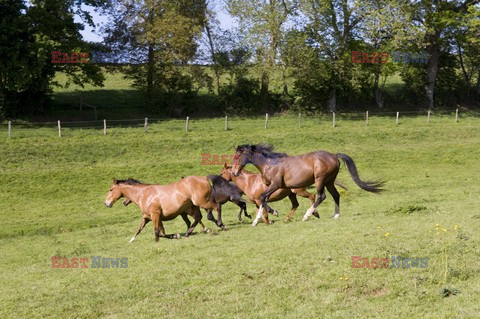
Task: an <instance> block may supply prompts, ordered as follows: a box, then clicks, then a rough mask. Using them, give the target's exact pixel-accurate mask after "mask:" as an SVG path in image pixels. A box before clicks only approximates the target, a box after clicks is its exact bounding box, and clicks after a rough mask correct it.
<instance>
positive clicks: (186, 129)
mask: <svg viewBox="0 0 480 319" xmlns="http://www.w3.org/2000/svg"><path fill="white" fill-rule="evenodd" d="M189 119H190V118H189V117H188V116H187V120H186V121H185V132H188V120H189Z"/></svg>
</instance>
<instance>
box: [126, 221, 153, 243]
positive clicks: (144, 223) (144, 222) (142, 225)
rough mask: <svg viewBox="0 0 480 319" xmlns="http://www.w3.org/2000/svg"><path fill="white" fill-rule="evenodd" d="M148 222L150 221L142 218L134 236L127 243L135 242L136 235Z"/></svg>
mask: <svg viewBox="0 0 480 319" xmlns="http://www.w3.org/2000/svg"><path fill="white" fill-rule="evenodd" d="M149 221H150V219H148V218H145V217H144V218H142V222H141V223H140V227H138V230H137V232H136V233H135V235H133V237H132V239H130V241H129V243H131V242H133V241H134V240H135V238H137V236H138V234H140V232H141V231H142V229H143V228H144V227H145V225H146V224H148V222H149Z"/></svg>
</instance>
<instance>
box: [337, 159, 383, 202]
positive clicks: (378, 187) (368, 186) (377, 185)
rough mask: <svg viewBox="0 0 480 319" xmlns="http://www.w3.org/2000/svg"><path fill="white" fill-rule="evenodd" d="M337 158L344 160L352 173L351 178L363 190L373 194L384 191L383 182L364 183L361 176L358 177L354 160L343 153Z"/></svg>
mask: <svg viewBox="0 0 480 319" xmlns="http://www.w3.org/2000/svg"><path fill="white" fill-rule="evenodd" d="M337 158H339V159H341V160H343V162H344V163H345V164H346V165H347V168H348V171H349V172H350V176H351V177H352V179H353V181H354V182H355V184H357V185H358V186H359V187H360V188H361V189H363V190H366V191H367V192H372V193H380V192H381V191H383V188H382V186H383V184H384V182H382V181H362V180H361V179H360V176H358V172H357V166H355V162H354V161H353V159H352V158H351V157H350V156H348V155H346V154H342V153H338V154H337Z"/></svg>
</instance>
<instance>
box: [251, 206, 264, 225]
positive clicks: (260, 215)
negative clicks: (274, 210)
mask: <svg viewBox="0 0 480 319" xmlns="http://www.w3.org/2000/svg"><path fill="white" fill-rule="evenodd" d="M262 211H263V206H262V205H260V208H259V209H258V212H257V216H256V217H255V220H254V221H253V223H252V226H253V227H255V226H257V224H258V222H259V221H260V218H262Z"/></svg>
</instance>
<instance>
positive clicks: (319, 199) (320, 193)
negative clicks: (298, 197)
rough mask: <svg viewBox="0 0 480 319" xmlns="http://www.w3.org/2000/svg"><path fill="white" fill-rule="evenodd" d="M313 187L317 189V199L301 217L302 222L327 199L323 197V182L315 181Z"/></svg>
mask: <svg viewBox="0 0 480 319" xmlns="http://www.w3.org/2000/svg"><path fill="white" fill-rule="evenodd" d="M315 185H316V187H317V193H318V196H317V199H316V200H315V203H313V205H312V206H311V207H310V208H309V209H308V210H307V212H306V213H305V215H304V216H303V218H302V222H304V221H306V220H307V219H308V218H309V217H310V216H311V215H312V214H313V212H314V211H315V209H316V208H317V207H318V205H320V203H321V202H323V201H324V200H325V198H326V197H327V196H326V195H325V186H324V185H323V180H322V181H320V180H318V179H317V181H316V182H315Z"/></svg>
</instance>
